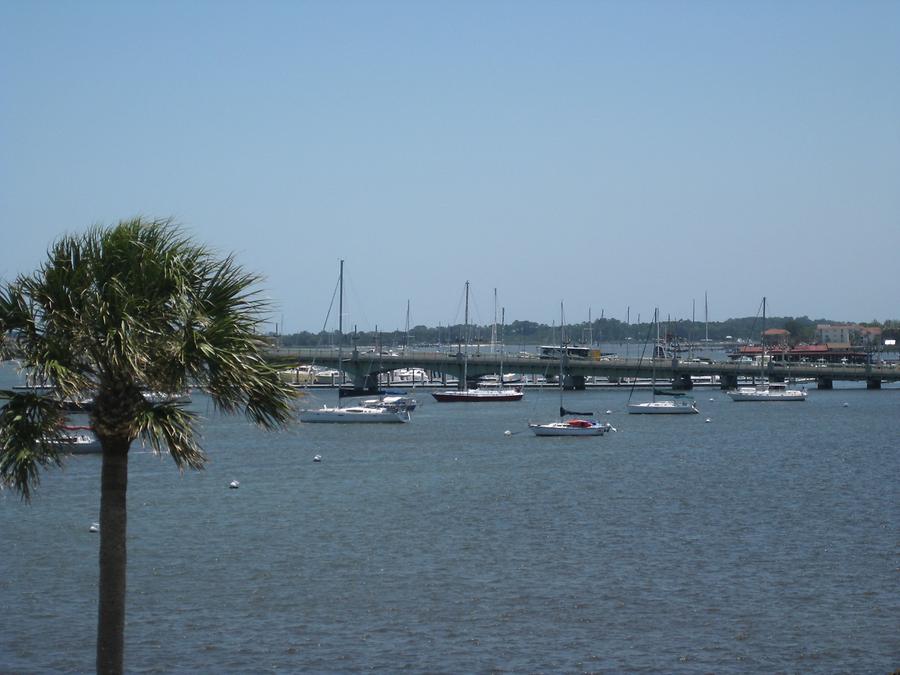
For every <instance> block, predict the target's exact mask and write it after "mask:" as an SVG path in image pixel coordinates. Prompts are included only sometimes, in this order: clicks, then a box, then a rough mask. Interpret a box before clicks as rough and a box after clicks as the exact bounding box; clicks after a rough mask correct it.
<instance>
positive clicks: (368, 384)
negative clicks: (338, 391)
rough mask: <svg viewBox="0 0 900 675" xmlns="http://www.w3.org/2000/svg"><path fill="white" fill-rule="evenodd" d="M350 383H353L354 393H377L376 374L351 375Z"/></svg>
mask: <svg viewBox="0 0 900 675" xmlns="http://www.w3.org/2000/svg"><path fill="white" fill-rule="evenodd" d="M350 381H351V382H353V389H354V390H356V391H362V392H368V393H374V392H377V391H378V375H377V374H376V373H368V374H357V373H353V374H352V376H351V378H350Z"/></svg>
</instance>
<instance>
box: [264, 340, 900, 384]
mask: <svg viewBox="0 0 900 675" xmlns="http://www.w3.org/2000/svg"><path fill="white" fill-rule="evenodd" d="M269 356H270V358H271V359H272V360H273V361H276V362H278V363H280V364H283V365H286V366H287V365H290V364H301V363H303V364H314V365H318V366H324V367H329V368H337V367H338V350H337V349H321V348H319V349H312V348H299V349H284V348H283V349H277V350H272V351H270V352H269ZM463 361H464V359H463V355H462V354H448V353H444V352H426V351H421V352H420V351H405V352H400V353H397V354H396V355H393V354H392V355H388V354H377V353H372V352H352V351H345V352H343V363H342V369H343V370H344V371H346V372H347V373H348V374H351V375H357V376H360V375H376V374H380V373H385V372H388V371H391V370H398V369H400V368H422V369H424V370H426V371H431V372H436V373H447V374H451V375H454V376H457V377H458V376H459V375H460V373H461V371H462V366H463ZM500 365H501V355H500V354H487V353H480V354H478V353H470V354H469V357H468V364H467V365H466V372H467V374H468V375H469V377H472V378H475V377H479V376H482V375H491V374H496V373H498V372H499V370H500ZM502 365H503V371H504V372H507V373H521V374H523V375H525V374H527V375H556V374H557V373H559V370H560V360H559V359H553V358H549V359H548V358H538V357H536V356H535V357H526V356H520V355H515V356H511V355H504V356H502ZM654 367H655V371H656V377H657V378H658V379H660V380H666V379H669V380H675V379H678V378H683V377H685V376H690V377H709V376H718V377H719V378H721V379H723V380H731V379H733V378H753V377H759V376H760V368H759V365H756V364H751V363H735V362H730V361H714V362H711V363H707V362H698V361H690V360H680V359H656V362H655V363H653V360H652V359H643V360H642V359H620V358H613V359H600V360H590V359H576V358H569V359H567V360H566V363H565V364H563V369H564V372H565V374H566V375H573V376H583V377H607V378H632V377H638V378H649V377H651V376H652V374H653V372H654ZM765 372H766V375H767V376H768V377H770V378H773V379H779V380H780V379H793V378H812V379H816V380H820V381H823V380H826V381H841V380H844V381H868V382H872V381H877V382H882V381H884V382H892V381H897V380H900V368H897V367H894V366H892V365H877V364H865V365H855V364H847V365H843V364H836V365H822V364H812V363H781V362H776V361H772V362H770V363H769V364H767V367H766V369H765Z"/></svg>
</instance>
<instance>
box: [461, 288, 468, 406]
mask: <svg viewBox="0 0 900 675" xmlns="http://www.w3.org/2000/svg"><path fill="white" fill-rule="evenodd" d="M463 339H464V340H465V353H464V354H463V381H462V385H463V387H462V388H463V389H468V388H469V282H468V281H466V312H465V330H464V333H463Z"/></svg>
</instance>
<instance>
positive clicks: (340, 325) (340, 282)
mask: <svg viewBox="0 0 900 675" xmlns="http://www.w3.org/2000/svg"><path fill="white" fill-rule="evenodd" d="M343 365H344V261H343V259H342V260H341V271H340V275H339V276H338V405H340V400H341V384H343V381H344V370H343Z"/></svg>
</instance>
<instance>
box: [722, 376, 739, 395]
mask: <svg viewBox="0 0 900 675" xmlns="http://www.w3.org/2000/svg"><path fill="white" fill-rule="evenodd" d="M737 386H738V379H737V375H721V374H720V375H719V389H722V390H723V391H724V390H728V389H737Z"/></svg>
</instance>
